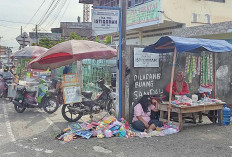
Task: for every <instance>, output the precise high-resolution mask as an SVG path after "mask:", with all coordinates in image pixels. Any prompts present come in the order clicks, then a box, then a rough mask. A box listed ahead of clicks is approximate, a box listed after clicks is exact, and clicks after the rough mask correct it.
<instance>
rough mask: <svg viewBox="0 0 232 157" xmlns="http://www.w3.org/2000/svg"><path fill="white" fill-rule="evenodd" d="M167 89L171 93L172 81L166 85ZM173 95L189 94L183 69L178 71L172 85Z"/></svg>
mask: <svg viewBox="0 0 232 157" xmlns="http://www.w3.org/2000/svg"><path fill="white" fill-rule="evenodd" d="M166 91H167V92H168V93H170V83H169V84H168V85H167V86H166ZM172 95H173V97H175V95H186V96H189V90H188V85H187V83H186V82H185V81H184V73H183V72H182V71H178V72H177V73H176V80H175V81H173V85H172Z"/></svg>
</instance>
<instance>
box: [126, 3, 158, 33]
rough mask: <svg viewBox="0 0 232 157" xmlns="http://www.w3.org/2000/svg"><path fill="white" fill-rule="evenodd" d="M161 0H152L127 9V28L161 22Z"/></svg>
mask: <svg viewBox="0 0 232 157" xmlns="http://www.w3.org/2000/svg"><path fill="white" fill-rule="evenodd" d="M160 11H161V0H153V1H150V2H147V3H145V4H141V5H138V6H135V7H132V8H129V9H127V29H128V30H129V29H135V28H140V27H145V26H150V25H154V24H158V23H160V22H161V13H160Z"/></svg>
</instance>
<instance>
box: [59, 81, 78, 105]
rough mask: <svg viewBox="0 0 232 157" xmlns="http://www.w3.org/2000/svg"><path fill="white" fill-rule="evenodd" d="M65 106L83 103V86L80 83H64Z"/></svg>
mask: <svg viewBox="0 0 232 157" xmlns="http://www.w3.org/2000/svg"><path fill="white" fill-rule="evenodd" d="M62 86H63V98H64V104H73V103H78V102H82V95H81V86H80V83H79V82H78V81H76V82H68V83H65V82H64V83H63V85H62Z"/></svg>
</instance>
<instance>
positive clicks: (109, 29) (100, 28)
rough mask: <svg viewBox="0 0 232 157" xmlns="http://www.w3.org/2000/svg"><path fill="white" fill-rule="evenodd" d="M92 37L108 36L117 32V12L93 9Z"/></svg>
mask: <svg viewBox="0 0 232 157" xmlns="http://www.w3.org/2000/svg"><path fill="white" fill-rule="evenodd" d="M92 30H93V35H94V36H96V35H103V34H110V33H115V32H118V31H119V10H106V9H93V10H92Z"/></svg>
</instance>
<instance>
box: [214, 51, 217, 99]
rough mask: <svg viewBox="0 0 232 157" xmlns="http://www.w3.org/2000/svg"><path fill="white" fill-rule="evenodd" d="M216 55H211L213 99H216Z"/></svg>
mask: <svg viewBox="0 0 232 157" xmlns="http://www.w3.org/2000/svg"><path fill="white" fill-rule="evenodd" d="M215 55H216V54H215V53H213V91H214V99H216V94H217V93H216V56H215Z"/></svg>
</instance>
